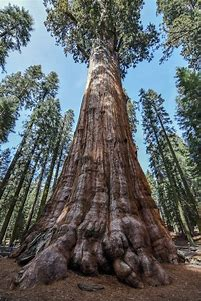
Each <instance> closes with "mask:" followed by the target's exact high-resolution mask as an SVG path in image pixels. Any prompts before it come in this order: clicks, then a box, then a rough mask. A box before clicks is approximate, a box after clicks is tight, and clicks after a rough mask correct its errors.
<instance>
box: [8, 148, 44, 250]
mask: <svg viewBox="0 0 201 301" xmlns="http://www.w3.org/2000/svg"><path fill="white" fill-rule="evenodd" d="M40 155H41V153H39V154H38V156H37V159H36V161H35V164H34V167H33V169H32V172H31V175H30V176H29V181H28V184H27V186H26V188H25V192H24V194H23V197H22V200H21V205H20V208H19V211H18V214H17V217H16V220H15V225H14V228H13V232H12V235H11V239H10V245H12V244H13V242H14V241H15V239H16V236H17V231H18V228H19V223H20V220H21V218H22V212H23V209H24V205H25V203H26V200H27V196H28V193H29V190H30V187H31V183H32V181H33V178H34V175H35V171H36V167H37V165H38V161H39V158H40Z"/></svg>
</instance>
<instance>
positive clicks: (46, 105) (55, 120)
mask: <svg viewBox="0 0 201 301" xmlns="http://www.w3.org/2000/svg"><path fill="white" fill-rule="evenodd" d="M70 112H71V116H73V113H72V111H70ZM67 115H68V113H67ZM66 118H67V119H68V121H69V123H68V122H66V123H65V126H66V128H68V131H67V130H66V129H65V130H66V131H65V134H66V137H62V139H63V140H62V141H60V140H59V139H57V137H60V136H59V132H60V128H61V124H63V119H62V118H61V114H60V105H59V101H58V100H57V99H54V98H48V99H46V100H43V101H41V102H39V103H38V105H37V106H36V108H35V109H34V110H33V113H32V114H31V117H30V120H29V121H28V122H27V123H26V125H25V130H24V133H23V138H22V142H21V144H20V145H19V147H18V149H17V151H16V154H15V155H14V158H13V160H12V161H11V164H10V166H9V167H8V169H7V173H5V176H4V179H3V182H4V187H3V188H4V189H3V193H2V198H1V202H0V205H1V208H2V213H1V221H2V223H1V231H0V241H2V240H3V238H4V236H5V234H6V232H7V235H6V237H7V239H9V240H10V243H11V244H12V243H13V242H14V241H15V240H16V239H19V238H20V236H22V234H23V233H24V232H26V231H27V230H28V229H29V227H30V225H31V223H32V220H33V217H34V216H35V218H36V215H37V212H36V211H37V210H39V211H40V208H41V207H43V206H44V204H45V202H46V199H47V196H48V192H49V189H50V185H51V180H52V175H53V172H54V168H55V162H56V161H57V159H58V157H59V154H58V152H57V153H56V154H55V149H56V148H59V149H60V146H61V142H62V143H63V144H64V145H65V146H66V143H67V142H66V141H68V143H70V139H71V132H72V123H73V121H72V119H69V118H68V116H67V117H66ZM72 118H73V117H72ZM67 123H68V124H67ZM65 151H66V153H65V155H67V152H68V148H67V147H66V148H65ZM53 157H54V158H55V159H54V164H52V158H53ZM60 164H62V162H61V163H60ZM50 173H51V176H49V175H50ZM57 176H58V171H57ZM55 180H56V179H55ZM47 181H48V187H47V185H46V183H47ZM44 193H45V195H46V197H45V198H44ZM29 194H31V195H32V199H30V198H29ZM41 194H42V197H41V200H40V201H39V196H40V195H41ZM42 205H43V206H42ZM25 208H26V210H25ZM22 218H23V223H22Z"/></svg>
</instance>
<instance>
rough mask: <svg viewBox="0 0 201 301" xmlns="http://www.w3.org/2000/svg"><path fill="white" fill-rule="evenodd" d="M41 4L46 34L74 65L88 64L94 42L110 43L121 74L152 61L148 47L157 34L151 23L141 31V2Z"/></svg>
mask: <svg viewBox="0 0 201 301" xmlns="http://www.w3.org/2000/svg"><path fill="white" fill-rule="evenodd" d="M44 4H45V5H46V9H47V13H48V16H47V20H46V22H45V24H46V26H47V29H48V31H51V33H52V35H53V36H55V37H56V41H57V43H58V44H61V45H62V46H63V47H64V52H65V53H66V54H67V53H71V54H73V58H74V60H75V61H76V62H88V59H89V57H90V52H91V49H92V45H93V43H94V42H95V41H97V40H99V43H100V41H101V42H102V43H104V42H106V41H107V42H108V41H110V43H111V45H110V46H111V47H112V48H113V51H116V52H118V56H119V62H120V68H121V71H122V74H125V72H126V69H127V68H129V67H131V66H132V67H135V66H136V64H137V63H138V62H140V61H142V60H144V59H148V60H149V59H151V57H152V54H151V52H150V50H149V48H150V47H151V46H153V45H154V44H155V43H156V42H157V41H158V35H157V32H156V30H155V27H154V25H153V24H149V25H148V26H147V28H146V29H145V30H144V29H143V26H142V23H141V20H140V12H141V9H142V7H143V1H142V0H132V1H131V0H110V1H108V0H103V1H99V0H96V1H94V0H89V1H87V2H86V1H82V0H73V1H67V0H44Z"/></svg>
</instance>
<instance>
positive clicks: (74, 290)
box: [0, 258, 201, 301]
mask: <svg viewBox="0 0 201 301" xmlns="http://www.w3.org/2000/svg"><path fill="white" fill-rule="evenodd" d="M164 267H165V269H166V270H167V271H168V272H169V274H170V275H171V278H172V284H170V285H168V286H163V287H146V288H144V289H141V290H140V289H134V288H130V287H128V286H126V285H124V284H122V283H120V282H119V281H118V280H117V279H116V278H115V277H114V276H108V275H100V276H98V277H86V276H81V275H77V274H75V273H74V272H71V271H69V276H68V278H66V279H65V280H61V281H58V282H55V283H53V284H51V285H40V286H37V287H35V288H32V289H27V290H10V289H9V286H10V283H11V279H12V277H13V276H14V275H15V273H16V272H17V271H18V270H19V267H18V266H17V264H16V263H15V261H14V260H11V259H7V258H1V259H0V301H55V300H56V301H57V300H58V301H64V300H65V301H132V300H133V301H162V300H166V301H201V267H200V266H192V265H186V264H179V265H165V266H164ZM79 283H82V284H99V285H101V286H104V289H103V290H100V291H95V292H88V291H82V290H80V288H79V287H78V284H79Z"/></svg>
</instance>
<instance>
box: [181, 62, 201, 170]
mask: <svg viewBox="0 0 201 301" xmlns="http://www.w3.org/2000/svg"><path fill="white" fill-rule="evenodd" d="M200 87H201V77H200V74H199V72H196V71H191V70H189V69H187V68H178V69H177V88H178V93H179V95H178V96H177V99H176V101H177V120H178V122H179V125H180V127H181V129H182V130H183V133H184V138H185V140H186V142H187V143H188V146H189V150H190V153H191V156H192V158H193V160H194V162H195V163H196V165H197V168H196V171H197V172H198V173H199V175H201V104H200Z"/></svg>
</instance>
